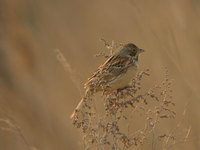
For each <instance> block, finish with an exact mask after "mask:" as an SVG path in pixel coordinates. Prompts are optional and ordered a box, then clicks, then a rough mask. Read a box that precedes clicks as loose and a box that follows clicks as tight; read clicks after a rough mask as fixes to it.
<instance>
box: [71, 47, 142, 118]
mask: <svg viewBox="0 0 200 150" xmlns="http://www.w3.org/2000/svg"><path fill="white" fill-rule="evenodd" d="M142 52H144V49H141V48H139V47H137V46H136V45H135V44H133V43H128V44H125V45H124V46H123V47H122V48H121V49H119V50H116V51H115V52H114V53H113V54H112V55H111V56H110V57H109V58H108V59H107V60H106V61H105V62H104V63H103V64H102V65H100V66H99V67H98V69H97V71H95V72H94V73H93V75H92V76H91V77H90V78H88V81H87V82H86V83H85V85H84V87H85V97H87V95H94V94H95V93H97V92H100V91H106V92H107V93H110V92H112V91H115V90H118V89H123V88H125V87H126V86H128V84H129V83H130V81H131V80H132V79H133V78H134V77H135V76H136V73H137V70H138V58H139V54H140V53H142ZM85 101H87V98H82V99H81V100H80V102H79V103H78V105H77V106H76V108H75V110H74V112H73V113H72V114H71V116H70V118H74V117H75V116H76V114H77V113H78V112H80V111H81V109H83V106H84V104H83V103H84V102H85Z"/></svg>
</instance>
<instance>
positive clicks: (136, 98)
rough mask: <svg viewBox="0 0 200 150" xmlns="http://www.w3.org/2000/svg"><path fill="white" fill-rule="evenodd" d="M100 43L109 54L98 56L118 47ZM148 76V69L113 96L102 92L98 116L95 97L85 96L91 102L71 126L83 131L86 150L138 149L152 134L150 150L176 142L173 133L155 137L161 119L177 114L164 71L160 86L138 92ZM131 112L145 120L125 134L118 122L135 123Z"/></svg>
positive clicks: (86, 103)
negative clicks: (152, 104)
mask: <svg viewBox="0 0 200 150" xmlns="http://www.w3.org/2000/svg"><path fill="white" fill-rule="evenodd" d="M102 41H103V42H104V44H105V47H106V48H107V49H108V50H109V52H110V53H109V54H104V53H100V54H98V56H104V57H107V56H109V55H110V54H112V53H113V50H114V49H116V47H117V45H116V43H114V41H112V42H111V43H109V42H108V41H106V40H104V39H102ZM149 75H150V74H149V69H145V70H143V71H141V72H140V73H139V74H138V75H137V76H136V77H135V79H134V80H133V81H132V82H131V83H130V85H129V86H127V87H125V88H124V89H120V90H118V91H114V92H112V93H107V92H106V90H105V91H104V92H103V93H102V94H103V98H102V102H103V104H104V113H103V114H101V115H100V113H99V112H98V111H97V109H95V107H94V105H93V103H94V101H95V100H94V97H91V95H89V96H88V97H87V99H90V101H85V103H84V107H83V109H82V110H81V111H80V112H79V113H77V115H76V117H74V120H73V123H74V125H75V126H76V127H77V128H80V129H82V132H83V137H84V149H85V150H93V149H98V150H105V149H112V150H122V149H123V150H129V149H138V148H139V147H141V146H143V145H144V144H145V143H146V141H148V142H149V140H150V139H151V138H150V135H153V141H151V142H152V146H151V147H152V150H156V149H158V146H159V148H162V150H167V149H169V148H170V147H171V143H170V142H171V141H172V142H173V140H174V139H175V138H174V134H171V133H170V134H166V133H164V134H163V135H156V132H155V131H156V130H157V129H158V128H159V127H160V126H159V125H160V122H161V121H162V120H163V119H173V118H175V115H176V113H175V112H174V111H173V107H174V106H175V104H174V102H173V99H172V96H171V95H172V90H171V85H172V82H171V81H170V80H169V77H168V71H167V69H166V72H165V78H164V80H163V82H162V83H161V84H159V85H156V86H152V87H153V88H150V89H149V90H146V91H142V92H141V89H142V88H143V85H142V84H141V81H142V80H143V79H144V78H145V77H148V76H149ZM141 93H142V94H141ZM152 101H153V103H155V107H150V108H149V103H152ZM101 108H102V107H101ZM130 111H131V113H132V114H134V115H137V114H139V116H138V117H140V115H141V114H143V115H144V117H145V121H144V124H143V128H141V129H138V130H136V131H132V130H131V129H129V126H128V133H126V132H124V131H122V128H121V127H122V126H121V124H120V123H119V122H125V121H128V122H131V121H132V120H134V121H135V118H134V117H132V118H131V117H129V116H128V115H127V112H128V113H130ZM132 114H130V115H132ZM177 128H178V126H177ZM190 131H191V128H188V130H187V133H186V135H184V137H185V138H184V140H186V139H187V138H188V136H189V134H190ZM159 139H163V140H162V143H161V142H160V143H161V144H160V145H159V144H158V143H157V142H158V140H159ZM160 141H161V140H160Z"/></svg>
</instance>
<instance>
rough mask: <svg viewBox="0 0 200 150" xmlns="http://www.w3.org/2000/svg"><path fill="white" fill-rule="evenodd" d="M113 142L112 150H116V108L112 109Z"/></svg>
mask: <svg viewBox="0 0 200 150" xmlns="http://www.w3.org/2000/svg"><path fill="white" fill-rule="evenodd" d="M113 119H114V120H113V123H114V124H113V141H114V145H113V146H114V150H117V149H118V147H117V135H116V132H117V108H116V109H114V115H113Z"/></svg>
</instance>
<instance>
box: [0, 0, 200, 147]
mask: <svg viewBox="0 0 200 150" xmlns="http://www.w3.org/2000/svg"><path fill="white" fill-rule="evenodd" d="M102 37H103V38H105V39H106V40H108V41H111V40H114V41H115V42H118V43H120V42H122V43H127V42H133V43H135V44H136V45H138V46H139V47H141V48H143V49H145V50H146V52H145V53H144V54H143V55H142V56H141V57H140V70H142V69H144V68H149V69H150V70H151V81H146V82H148V83H146V84H150V83H157V82H159V81H160V80H161V79H162V78H163V77H162V74H163V68H164V67H167V68H168V70H169V74H170V77H171V78H172V79H173V96H174V101H175V103H176V107H175V108H176V113H177V116H176V119H174V120H173V121H172V122H170V123H168V124H165V128H167V129H169V130H170V129H171V128H173V127H174V126H176V124H177V122H178V121H179V120H180V119H181V117H182V113H183V111H184V110H185V106H187V112H186V113H187V114H186V117H185V119H184V124H185V126H184V127H182V128H181V130H180V131H182V130H185V129H186V128H187V127H188V126H191V133H190V135H189V137H188V141H187V142H184V143H178V144H176V145H175V146H174V147H172V148H171V149H174V150H178V149H181V150H188V149H191V150H198V149H200V116H199V112H198V110H199V108H200V94H199V93H200V84H199V83H200V79H199V77H200V69H199V65H200V51H199V50H200V1H199V0H176V1H175V0H165V1H161V0H151V1H148V0H84V1H83V0H73V1H70V0H58V1H53V0H49V1H47V0H43V1H41V0H17V1H14V0H1V2H0V103H1V105H0V127H1V130H0V149H1V150H27V149H32V150H79V149H83V148H82V144H81V135H80V132H79V131H78V130H77V129H75V128H74V127H73V125H72V124H71V121H70V118H69V116H70V114H71V113H72V111H73V109H74V108H75V106H76V104H77V103H78V101H79V100H80V97H81V94H83V92H84V91H83V84H84V82H85V81H86V80H87V78H88V77H89V76H90V75H91V73H92V72H93V71H95V69H96V68H97V67H98V66H99V65H100V64H101V63H102V62H103V61H104V59H103V58H96V57H95V54H97V53H98V52H100V51H101V50H105V47H104V44H103V43H102V42H101V41H100V40H99V39H100V38H102ZM55 49H60V51H61V52H62V53H63V55H64V56H65V58H66V59H67V61H68V63H69V64H70V65H71V68H72V69H73V71H74V72H75V74H76V75H77V76H76V78H77V83H78V84H80V89H81V92H80V91H79V88H77V85H76V84H74V82H73V80H72V79H71V74H70V73H69V72H66V71H65V70H64V68H63V66H62V64H61V63H60V62H59V61H58V60H57V58H56V53H55V52H54V50H55ZM80 93H81V94H80ZM137 119H138V118H137ZM13 125H14V126H13ZM141 149H151V148H150V147H149V148H148V147H143V148H141Z"/></svg>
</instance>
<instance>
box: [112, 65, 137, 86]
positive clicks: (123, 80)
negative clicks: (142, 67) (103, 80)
mask: <svg viewBox="0 0 200 150" xmlns="http://www.w3.org/2000/svg"><path fill="white" fill-rule="evenodd" d="M136 73H137V67H136V66H131V67H130V68H128V70H127V71H126V73H123V74H121V75H120V76H118V77H117V78H116V79H115V80H113V81H112V82H111V83H110V84H109V86H110V87H111V90H117V89H120V88H124V87H125V86H127V85H128V84H129V82H130V81H131V80H132V79H133V78H134V77H135V75H136Z"/></svg>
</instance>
